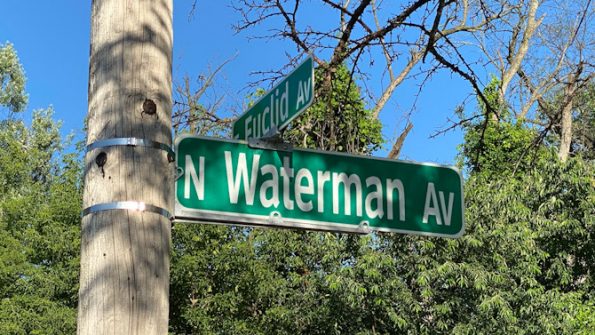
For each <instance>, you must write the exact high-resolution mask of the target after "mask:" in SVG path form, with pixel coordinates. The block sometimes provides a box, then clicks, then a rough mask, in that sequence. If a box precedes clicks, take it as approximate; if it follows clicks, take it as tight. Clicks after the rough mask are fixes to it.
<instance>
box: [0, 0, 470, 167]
mask: <svg viewBox="0 0 595 335" xmlns="http://www.w3.org/2000/svg"><path fill="white" fill-rule="evenodd" d="M191 2H192V1H191V0H175V1H174V3H175V5H174V66H173V72H174V80H175V81H180V80H181V78H182V77H183V76H184V75H188V76H190V77H191V78H193V77H194V78H196V76H198V74H200V73H205V72H207V70H208V68H209V66H211V67H216V66H217V65H219V64H220V63H221V62H222V61H223V60H225V59H229V58H232V57H234V55H235V58H234V60H233V61H232V62H230V63H229V64H228V65H226V66H225V68H224V70H223V72H222V73H221V76H220V77H219V78H218V81H217V90H218V92H219V94H225V95H226V98H225V103H226V104H225V108H229V109H233V108H237V107H238V106H240V105H241V104H242V102H243V101H244V100H243V99H244V97H246V96H247V95H248V94H249V93H251V91H252V90H251V89H247V88H246V86H247V85H248V83H249V82H250V81H253V80H255V79H257V78H256V77H254V76H250V73H251V72H254V71H266V70H271V69H278V68H280V67H281V66H282V65H283V64H284V62H285V61H286V57H285V52H288V53H290V54H295V52H296V50H295V47H293V45H291V44H288V43H286V42H281V41H270V40H269V41H265V40H250V39H249V38H248V37H249V35H248V34H247V33H240V34H235V33H234V31H233V30H232V28H231V26H232V24H234V23H235V22H237V20H238V19H239V16H238V14H237V13H236V12H234V10H233V9H232V8H231V7H230V6H229V1H206V0H202V1H198V6H197V8H196V12H195V15H194V17H193V18H192V19H190V18H189V13H190V7H191ZM90 8H91V1H81V0H52V1H23V0H3V3H2V5H1V6H0V9H1V10H2V14H1V17H2V19H1V20H0V43H5V42H6V41H10V42H11V43H13V44H14V46H15V48H16V50H17V52H18V54H19V57H20V60H21V62H22V63H23V66H24V68H25V71H26V75H27V79H28V81H27V92H28V93H29V106H28V111H27V114H26V117H29V118H30V115H31V111H32V110H34V109H38V108H46V107H48V106H50V105H52V106H53V107H54V109H55V112H56V114H55V115H56V118H58V119H60V120H62V121H63V132H64V133H70V132H74V133H75V135H76V136H77V137H79V138H82V136H83V133H82V126H83V119H84V116H85V114H86V113H87V79H88V61H89V57H88V56H89V28H90ZM311 15H322V14H321V13H319V12H317V11H312V14H311ZM320 19H325V18H323V17H321V18H320ZM260 29H266V28H265V27H263V28H260ZM254 32H257V31H254ZM372 75H373V77H372V79H373V81H374V80H375V81H377V82H378V84H380V82H381V80H382V78H381V74H380V73H372ZM418 84H419V83H416V82H413V81H409V82H406V83H405V84H404V85H402V86H401V87H399V88H398V90H397V91H396V93H395V95H394V97H393V98H392V99H391V101H390V102H389V103H388V104H387V106H386V107H385V110H384V111H383V113H382V114H381V121H382V122H383V124H384V135H385V136H386V138H387V140H389V141H390V140H391V139H394V138H395V137H396V136H398V134H399V133H398V131H399V130H401V129H402V128H403V127H404V126H405V122H404V120H403V116H402V115H403V113H404V112H407V111H409V110H410V108H411V104H412V102H413V97H414V96H415V95H416V94H417V91H418V87H417V85H418ZM426 85H427V87H426V88H425V90H424V92H423V93H422V95H421V96H420V97H419V98H418V99H417V103H416V107H415V109H414V113H413V117H412V122H413V124H414V128H413V130H412V131H411V133H410V134H409V136H408V137H407V139H406V141H405V146H404V148H403V151H402V153H401V158H402V159H407V160H414V161H422V162H435V163H441V164H453V163H454V159H455V155H456V149H457V145H458V144H460V143H461V141H462V134H461V132H460V131H454V132H449V133H447V134H446V135H441V136H439V137H437V138H435V139H430V138H429V136H430V135H431V134H432V133H434V132H435V131H436V130H438V129H441V128H444V127H445V126H446V125H447V120H448V118H454V115H453V111H454V109H455V107H456V106H457V105H458V104H460V103H461V102H463V100H464V99H465V98H468V96H469V93H470V91H471V90H470V88H469V85H468V84H466V83H465V82H463V81H462V80H461V79H460V78H458V77H456V76H452V75H450V74H449V73H446V72H443V73H439V74H437V75H436V76H434V77H433V79H432V80H431V81H430V82H429V83H427V84H426ZM468 100H469V101H474V100H473V99H468ZM388 150H390V142H389V143H388V144H387V145H386V148H385V149H384V150H382V151H379V152H377V153H376V155H378V156H385V155H386V152H387V151H388Z"/></svg>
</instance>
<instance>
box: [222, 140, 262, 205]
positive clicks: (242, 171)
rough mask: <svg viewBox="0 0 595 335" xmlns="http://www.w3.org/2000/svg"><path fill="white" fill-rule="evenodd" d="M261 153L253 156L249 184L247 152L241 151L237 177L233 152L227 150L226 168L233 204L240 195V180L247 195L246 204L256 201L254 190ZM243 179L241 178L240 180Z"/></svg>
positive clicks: (228, 188)
mask: <svg viewBox="0 0 595 335" xmlns="http://www.w3.org/2000/svg"><path fill="white" fill-rule="evenodd" d="M259 161H260V155H254V157H252V172H251V173H250V177H249V178H250V184H248V167H247V164H246V154H245V153H243V152H242V153H240V155H239V157H238V164H237V165H236V166H237V170H236V173H235V177H234V175H233V164H232V161H231V152H229V151H226V152H225V170H226V171H227V190H228V192H229V201H230V202H231V203H232V204H237V203H238V197H239V195H240V182H243V184H244V194H245V195H246V204H248V205H252V204H253V203H254V191H255V189H256V173H257V171H258V162H259ZM240 179H241V180H240Z"/></svg>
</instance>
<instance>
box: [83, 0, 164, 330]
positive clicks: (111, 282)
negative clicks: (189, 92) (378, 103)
mask: <svg viewBox="0 0 595 335" xmlns="http://www.w3.org/2000/svg"><path fill="white" fill-rule="evenodd" d="M172 8H173V0H128V1H121V0H93V2H92V14H91V15H92V17H91V24H92V25H91V55H90V67H89V111H88V135H87V154H86V156H85V165H86V166H85V186H84V200H83V208H84V211H83V220H82V241H81V277H80V291H79V309H78V333H79V334H143V335H145V334H166V333H167V321H168V307H169V306H168V295H169V248H170V239H171V237H170V236H171V226H170V223H171V222H170V215H169V213H172V199H173V198H172V195H173V193H172V188H173V180H172V179H173V165H172V163H170V160H171V159H172V156H171V152H170V148H171V145H172V144H171V142H172V135H171V108H172V98H171V68H172V45H173V33H172Z"/></svg>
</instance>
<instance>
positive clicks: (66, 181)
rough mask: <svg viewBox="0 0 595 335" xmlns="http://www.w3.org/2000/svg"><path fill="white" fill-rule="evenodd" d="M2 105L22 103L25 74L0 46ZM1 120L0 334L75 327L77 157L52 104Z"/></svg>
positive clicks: (8, 49) (69, 331)
mask: <svg viewBox="0 0 595 335" xmlns="http://www.w3.org/2000/svg"><path fill="white" fill-rule="evenodd" d="M0 79H2V82H1V83H2V87H0V110H1V108H8V109H9V110H10V111H11V112H18V111H21V110H22V109H23V108H24V104H25V103H26V102H27V96H26V95H25V93H24V81H25V78H24V74H23V71H22V67H21V65H20V64H19V62H18V58H17V57H16V53H15V52H14V50H13V48H12V46H11V45H10V44H8V45H6V46H4V47H2V46H0ZM18 116H20V115H18V114H15V113H10V114H9V115H8V117H7V118H5V119H2V120H0V334H73V333H74V332H75V329H76V305H77V294H78V272H79V245H80V243H79V241H80V228H79V224H80V206H81V187H80V181H81V163H80V161H79V158H80V157H79V156H78V154H76V153H67V152H66V151H65V148H66V146H67V144H68V141H64V140H63V139H62V138H61V135H60V131H59V130H60V129H59V128H60V124H59V123H57V122H55V121H54V120H53V111H52V110H51V109H46V110H38V111H35V112H34V113H33V119H32V121H31V124H30V126H28V125H26V123H25V122H24V121H23V120H22V119H21V118H19V117H18Z"/></svg>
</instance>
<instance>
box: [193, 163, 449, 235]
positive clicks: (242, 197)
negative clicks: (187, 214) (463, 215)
mask: <svg viewBox="0 0 595 335" xmlns="http://www.w3.org/2000/svg"><path fill="white" fill-rule="evenodd" d="M224 156H225V170H226V176H227V192H228V195H229V201H230V204H233V205H236V204H244V205H248V206H254V199H255V196H256V197H257V198H258V199H259V201H260V204H261V205H262V206H263V207H264V208H271V207H274V208H279V207H280V206H282V207H283V208H285V209H286V210H294V207H297V209H299V210H300V211H302V212H311V211H313V210H315V208H317V211H318V212H319V213H324V212H325V196H326V197H327V200H330V204H329V205H328V206H331V207H332V208H328V209H327V210H330V209H332V212H333V213H334V214H338V215H348V216H353V215H354V216H358V217H364V216H366V217H367V218H369V219H375V218H380V219H382V218H384V217H386V219H388V220H393V219H394V213H395V210H396V211H398V214H399V215H398V220H399V221H405V190H404V188H403V183H402V182H401V180H399V179H390V178H389V179H385V180H383V179H381V178H379V177H377V176H370V177H367V178H366V179H365V180H364V181H362V180H361V178H360V176H358V175H356V174H347V173H344V172H331V171H319V170H318V171H311V170H309V169H307V168H300V169H299V170H297V171H295V172H294V169H293V168H292V166H291V159H290V157H283V163H282V164H281V166H276V165H273V164H264V165H262V166H261V165H260V161H261V156H260V155H259V154H253V155H251V158H252V159H251V162H250V164H249V161H248V159H249V158H248V157H247V155H246V153H238V154H237V155H233V154H232V152H230V151H224ZM185 159H186V166H185V171H186V173H185V178H186V180H185V181H186V183H185V186H184V197H185V198H186V199H189V198H190V197H191V194H190V193H191V192H190V185H194V188H195V189H196V193H197V197H198V198H199V200H203V199H204V197H205V187H204V184H205V180H204V171H205V166H204V164H205V160H204V157H199V159H198V170H196V167H195V166H194V161H193V160H192V158H191V157H190V155H186V157H185ZM294 174H295V176H294ZM190 181H192V182H190ZM292 182H293V185H292ZM364 182H365V184H363V183H364ZM325 185H328V187H327V189H326V190H325ZM207 191H208V188H207ZM281 198H282V199H281ZM328 198H330V199H328ZM438 199H440V203H439V202H438ZM453 201H454V194H453V193H449V195H448V199H446V197H445V196H444V194H443V192H438V196H437V194H436V190H435V188H434V184H433V183H429V184H428V189H427V194H426V203H425V208H424V216H423V222H424V223H427V222H428V217H429V216H435V217H436V222H437V224H439V225H442V223H443V222H444V223H445V224H446V225H450V216H451V213H452V207H453ZM396 203H398V207H397V208H395V205H396ZM296 205H297V206H296ZM440 208H441V209H442V213H443V216H441V211H440ZM353 209H355V213H353Z"/></svg>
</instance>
